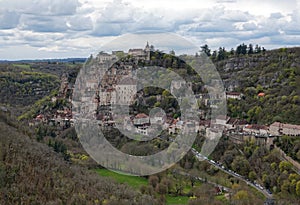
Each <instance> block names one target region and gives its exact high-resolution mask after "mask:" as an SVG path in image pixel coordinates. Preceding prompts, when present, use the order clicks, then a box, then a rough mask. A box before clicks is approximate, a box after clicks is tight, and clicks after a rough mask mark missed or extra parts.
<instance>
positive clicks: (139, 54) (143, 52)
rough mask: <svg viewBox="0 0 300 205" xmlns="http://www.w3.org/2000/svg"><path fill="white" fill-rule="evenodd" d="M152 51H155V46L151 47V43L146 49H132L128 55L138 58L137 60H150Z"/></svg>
mask: <svg viewBox="0 0 300 205" xmlns="http://www.w3.org/2000/svg"><path fill="white" fill-rule="evenodd" d="M151 51H154V46H153V45H151V46H149V43H148V42H147V44H146V46H145V48H144V49H141V48H132V49H129V50H128V54H129V55H131V56H132V57H134V58H136V59H137V60H150V52H151Z"/></svg>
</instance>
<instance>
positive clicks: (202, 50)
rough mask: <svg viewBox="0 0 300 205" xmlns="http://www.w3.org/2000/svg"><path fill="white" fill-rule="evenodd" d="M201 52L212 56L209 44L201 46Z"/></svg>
mask: <svg viewBox="0 0 300 205" xmlns="http://www.w3.org/2000/svg"><path fill="white" fill-rule="evenodd" d="M201 52H202V53H205V54H206V55H207V56H211V53H210V49H209V47H208V45H207V44H205V45H203V46H201Z"/></svg>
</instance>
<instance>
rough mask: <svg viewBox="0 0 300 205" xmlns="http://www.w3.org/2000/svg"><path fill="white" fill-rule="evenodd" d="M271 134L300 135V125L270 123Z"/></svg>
mask: <svg viewBox="0 0 300 205" xmlns="http://www.w3.org/2000/svg"><path fill="white" fill-rule="evenodd" d="M270 134H271V135H274V136H281V135H289V136H300V125H292V124H284V123H280V122H274V123H273V124H271V125H270Z"/></svg>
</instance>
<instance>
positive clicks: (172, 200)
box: [167, 196, 189, 205]
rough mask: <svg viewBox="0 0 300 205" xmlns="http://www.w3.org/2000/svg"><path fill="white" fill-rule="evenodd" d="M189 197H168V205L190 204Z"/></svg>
mask: <svg viewBox="0 0 300 205" xmlns="http://www.w3.org/2000/svg"><path fill="white" fill-rule="evenodd" d="M188 201H189V197H188V196H167V205H175V204H188Z"/></svg>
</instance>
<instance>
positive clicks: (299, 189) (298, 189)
mask: <svg viewBox="0 0 300 205" xmlns="http://www.w3.org/2000/svg"><path fill="white" fill-rule="evenodd" d="M296 195H297V196H300V181H298V182H297V184H296Z"/></svg>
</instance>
